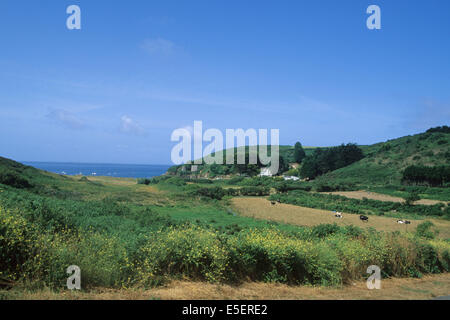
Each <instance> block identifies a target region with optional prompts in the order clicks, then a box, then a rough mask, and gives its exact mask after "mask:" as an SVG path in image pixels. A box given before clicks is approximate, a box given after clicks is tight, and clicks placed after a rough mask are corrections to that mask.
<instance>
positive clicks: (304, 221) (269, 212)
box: [232, 197, 450, 239]
mask: <svg viewBox="0 0 450 320" xmlns="http://www.w3.org/2000/svg"><path fill="white" fill-rule="evenodd" d="M232 204H233V207H234V208H235V209H236V211H238V212H239V213H240V214H241V215H243V216H247V217H252V218H255V219H263V220H270V221H277V222H282V223H287V224H294V225H299V226H316V225H319V224H323V223H331V224H332V223H336V224H338V225H340V226H346V225H354V226H358V227H362V228H368V227H373V228H375V229H377V230H381V231H401V232H412V231H415V229H416V227H417V225H418V224H420V223H422V222H423V221H424V220H411V224H410V225H405V224H398V223H397V219H396V218H388V217H379V216H370V217H369V222H362V221H361V220H360V219H359V215H357V214H347V213H344V214H343V218H342V219H338V218H336V217H335V216H334V213H333V212H331V211H326V210H320V209H312V208H305V207H299V206H294V205H290V204H284V203H281V204H280V203H277V204H276V205H271V203H270V201H268V200H267V199H266V198H256V197H253V198H234V199H232ZM427 220H429V221H432V222H433V223H434V224H435V226H436V228H437V229H438V230H439V237H441V238H444V239H445V238H449V237H450V221H447V220H438V219H427Z"/></svg>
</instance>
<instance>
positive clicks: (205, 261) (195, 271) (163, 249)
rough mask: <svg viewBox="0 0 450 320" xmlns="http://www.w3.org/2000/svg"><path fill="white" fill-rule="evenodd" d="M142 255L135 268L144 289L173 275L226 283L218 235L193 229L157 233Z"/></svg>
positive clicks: (222, 253)
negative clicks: (156, 280) (224, 281)
mask: <svg viewBox="0 0 450 320" xmlns="http://www.w3.org/2000/svg"><path fill="white" fill-rule="evenodd" d="M139 255H140V256H139V259H138V260H137V261H136V262H135V266H134V268H135V271H136V273H137V279H136V280H137V282H138V283H140V284H142V285H151V284H152V283H153V280H154V278H155V277H167V276H173V275H181V276H185V277H189V278H191V279H198V280H207V281H212V282H216V281H221V280H223V279H224V275H225V271H226V268H227V255H226V251H225V250H224V248H223V247H222V245H221V242H220V240H219V236H218V234H217V233H216V232H213V231H210V230H206V229H202V228H199V227H194V226H186V227H184V228H183V229H177V228H169V229H168V230H165V231H160V232H157V233H156V234H154V235H153V236H151V237H150V238H149V240H148V242H147V243H146V245H145V246H144V247H143V248H142V249H141V250H140V253H139Z"/></svg>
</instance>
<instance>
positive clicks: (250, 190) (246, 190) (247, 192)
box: [239, 187, 270, 196]
mask: <svg viewBox="0 0 450 320" xmlns="http://www.w3.org/2000/svg"><path fill="white" fill-rule="evenodd" d="M239 193H240V195H242V196H267V195H269V194H270V189H269V188H267V187H242V188H241V189H240V190H239Z"/></svg>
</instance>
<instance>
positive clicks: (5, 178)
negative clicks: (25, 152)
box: [0, 171, 33, 189]
mask: <svg viewBox="0 0 450 320" xmlns="http://www.w3.org/2000/svg"><path fill="white" fill-rule="evenodd" d="M0 183H1V184H4V185H7V186H11V187H13V188H18V189H27V188H31V187H32V186H33V185H32V184H31V183H30V182H29V181H28V180H27V179H25V178H22V177H21V176H20V175H18V174H17V173H15V172H12V171H0Z"/></svg>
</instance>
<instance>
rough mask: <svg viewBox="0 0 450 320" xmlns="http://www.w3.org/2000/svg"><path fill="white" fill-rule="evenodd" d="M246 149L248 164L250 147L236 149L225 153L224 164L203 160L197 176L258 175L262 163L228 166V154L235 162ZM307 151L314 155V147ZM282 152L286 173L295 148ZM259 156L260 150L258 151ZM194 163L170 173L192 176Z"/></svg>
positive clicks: (283, 148)
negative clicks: (209, 162)
mask: <svg viewBox="0 0 450 320" xmlns="http://www.w3.org/2000/svg"><path fill="white" fill-rule="evenodd" d="M243 148H245V150H244V152H245V154H246V163H248V154H249V147H248V146H246V147H239V148H234V149H226V150H224V152H223V163H224V164H221V165H218V164H213V165H208V164H205V163H204V160H205V159H207V158H208V156H207V157H205V158H203V159H202V160H203V164H201V165H197V171H196V173H195V174H196V175H197V176H202V177H215V176H223V175H234V174H247V175H256V174H258V173H259V171H260V168H262V167H264V165H262V164H261V163H258V164H257V165H254V166H252V165H226V164H225V163H226V161H225V159H226V154H227V153H229V152H234V155H235V160H236V154H237V151H238V150H239V151H240V150H242V149H243ZM268 149H269V151H268V153H269V154H270V149H271V146H269V148H268ZM303 149H304V150H305V153H306V155H310V154H312V152H313V151H314V150H315V148H314V147H303ZM279 152H280V169H281V171H286V170H288V169H289V164H290V163H293V162H295V161H294V147H293V146H280V147H279ZM212 155H213V156H214V153H213V154H212ZM258 155H259V150H258ZM235 162H236V161H235ZM191 167H192V163H188V164H184V165H178V166H173V167H171V168H169V170H168V173H169V174H172V175H179V176H184V175H190V174H191V173H192V172H191Z"/></svg>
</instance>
